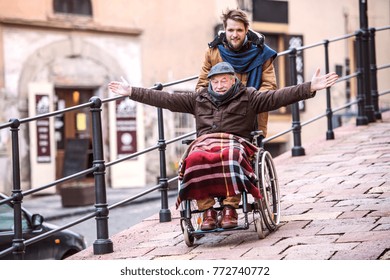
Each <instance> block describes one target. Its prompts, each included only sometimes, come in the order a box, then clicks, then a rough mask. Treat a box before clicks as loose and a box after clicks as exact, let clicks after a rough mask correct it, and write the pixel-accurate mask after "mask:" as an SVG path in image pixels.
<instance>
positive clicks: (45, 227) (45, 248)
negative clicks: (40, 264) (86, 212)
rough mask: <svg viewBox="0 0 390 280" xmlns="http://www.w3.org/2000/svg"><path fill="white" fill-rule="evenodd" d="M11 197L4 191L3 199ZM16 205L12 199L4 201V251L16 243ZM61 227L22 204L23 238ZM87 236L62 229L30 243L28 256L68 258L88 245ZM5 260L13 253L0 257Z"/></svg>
mask: <svg viewBox="0 0 390 280" xmlns="http://www.w3.org/2000/svg"><path fill="white" fill-rule="evenodd" d="M4 198H7V196H6V195H4V194H2V193H0V200H2V199H4ZM13 217H14V209H13V204H12V203H11V202H9V203H5V204H1V205H0V252H1V251H3V250H5V249H7V248H9V247H11V246H12V239H13V238H14V232H13V228H14V218H13ZM56 228H58V226H55V225H52V224H49V223H46V222H44V218H43V216H42V215H40V214H31V213H30V212H29V211H28V210H26V209H25V208H24V207H22V229H23V239H24V240H28V239H30V238H33V237H35V236H38V235H41V234H43V233H46V232H48V231H51V230H53V229H56ZM86 246H87V245H86V242H85V240H84V237H83V236H82V235H80V234H78V233H75V232H73V231H70V230H62V231H59V232H56V233H54V234H53V235H51V236H49V237H46V238H44V239H42V240H40V241H37V242H35V243H33V244H31V245H28V246H26V248H25V254H24V259H25V260H46V259H55V260H62V259H65V258H67V257H69V256H71V255H73V254H75V253H77V252H80V251H81V250H84V249H85V248H86ZM0 259H2V260H12V259H14V257H13V254H12V253H10V254H7V255H5V256H3V257H0Z"/></svg>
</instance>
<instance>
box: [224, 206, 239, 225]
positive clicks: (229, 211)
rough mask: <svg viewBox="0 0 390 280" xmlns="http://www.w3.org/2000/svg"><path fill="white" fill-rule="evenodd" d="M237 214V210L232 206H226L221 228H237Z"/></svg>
mask: <svg viewBox="0 0 390 280" xmlns="http://www.w3.org/2000/svg"><path fill="white" fill-rule="evenodd" d="M237 218H238V215H237V212H236V209H234V208H233V207H232V206H230V205H226V206H225V207H223V210H222V221H221V227H222V228H225V229H226V228H233V227H236V226H237V224H238V223H237Z"/></svg>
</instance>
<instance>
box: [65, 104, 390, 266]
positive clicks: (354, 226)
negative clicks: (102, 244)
mask: <svg viewBox="0 0 390 280" xmlns="http://www.w3.org/2000/svg"><path fill="white" fill-rule="evenodd" d="M382 119H383V120H382V121H377V122H375V123H370V124H369V125H368V126H359V127H357V126H355V125H354V124H351V125H345V126H343V127H341V128H337V129H335V138H336V139H335V140H330V141H326V140H323V139H318V140H317V141H313V143H311V144H305V143H304V148H305V152H306V155H305V156H301V157H291V155H290V152H287V153H285V154H283V155H281V156H279V157H277V158H275V165H276V169H277V172H278V178H279V186H280V190H281V196H282V202H281V206H282V210H281V216H282V218H281V225H280V227H279V228H278V230H277V231H275V232H273V233H271V234H270V235H268V236H267V237H266V238H265V239H262V240H260V239H258V236H257V233H256V232H255V230H254V227H253V224H252V225H251V227H250V229H249V230H245V231H230V232H224V233H219V234H207V235H206V236H205V237H203V238H201V239H199V240H195V244H194V246H193V247H190V248H189V247H187V246H186V245H185V243H184V241H183V235H182V233H181V229H180V225H179V213H178V211H176V210H175V209H174V208H171V211H172V221H171V222H168V223H159V220H158V214H157V215H154V216H152V217H150V218H148V219H145V220H144V221H143V222H141V223H139V224H137V225H135V226H133V227H131V228H129V229H128V230H126V231H123V232H121V233H119V234H116V235H114V236H112V237H111V240H112V241H113V243H114V252H113V253H110V254H106V255H93V251H92V247H89V248H87V249H86V250H84V251H83V252H80V253H78V254H76V255H74V256H72V257H70V259H73V260H77V259H95V260H97V259H102V260H108V259H138V260H164V259H168V260H189V259H193V260H212V259H214V260H215V259H218V260H222V259H264V260H281V259H286V260H341V259H342V260H376V259H387V260H389V259H390V168H389V162H390V112H386V113H383V114H382ZM323 138H325V136H324V137H323Z"/></svg>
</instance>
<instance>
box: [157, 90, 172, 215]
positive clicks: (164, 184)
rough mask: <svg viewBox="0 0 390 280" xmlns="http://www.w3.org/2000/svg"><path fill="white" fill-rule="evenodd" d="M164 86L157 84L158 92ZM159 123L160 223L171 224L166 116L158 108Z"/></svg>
mask: <svg viewBox="0 0 390 280" xmlns="http://www.w3.org/2000/svg"><path fill="white" fill-rule="evenodd" d="M162 89H163V85H162V84H161V83H159V84H156V90H162ZM157 122H158V146H159V147H158V150H159V153H160V178H159V184H160V191H161V209H160V223H163V222H170V221H171V220H172V217H171V210H169V205H168V178H167V166H166V158H165V150H166V146H167V145H166V143H165V139H164V116H163V110H162V109H161V108H157Z"/></svg>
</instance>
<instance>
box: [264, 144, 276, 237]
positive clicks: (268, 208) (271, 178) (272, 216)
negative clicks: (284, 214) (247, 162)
mask: <svg viewBox="0 0 390 280" xmlns="http://www.w3.org/2000/svg"><path fill="white" fill-rule="evenodd" d="M261 188H262V194H263V196H264V206H265V209H264V212H265V217H264V220H265V224H266V225H267V227H268V229H269V230H270V231H274V230H275V229H276V227H277V225H279V222H280V194H279V185H278V178H277V175H276V169H275V166H274V162H273V160H272V156H271V154H270V153H269V152H267V151H264V152H263V154H262V157H261Z"/></svg>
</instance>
